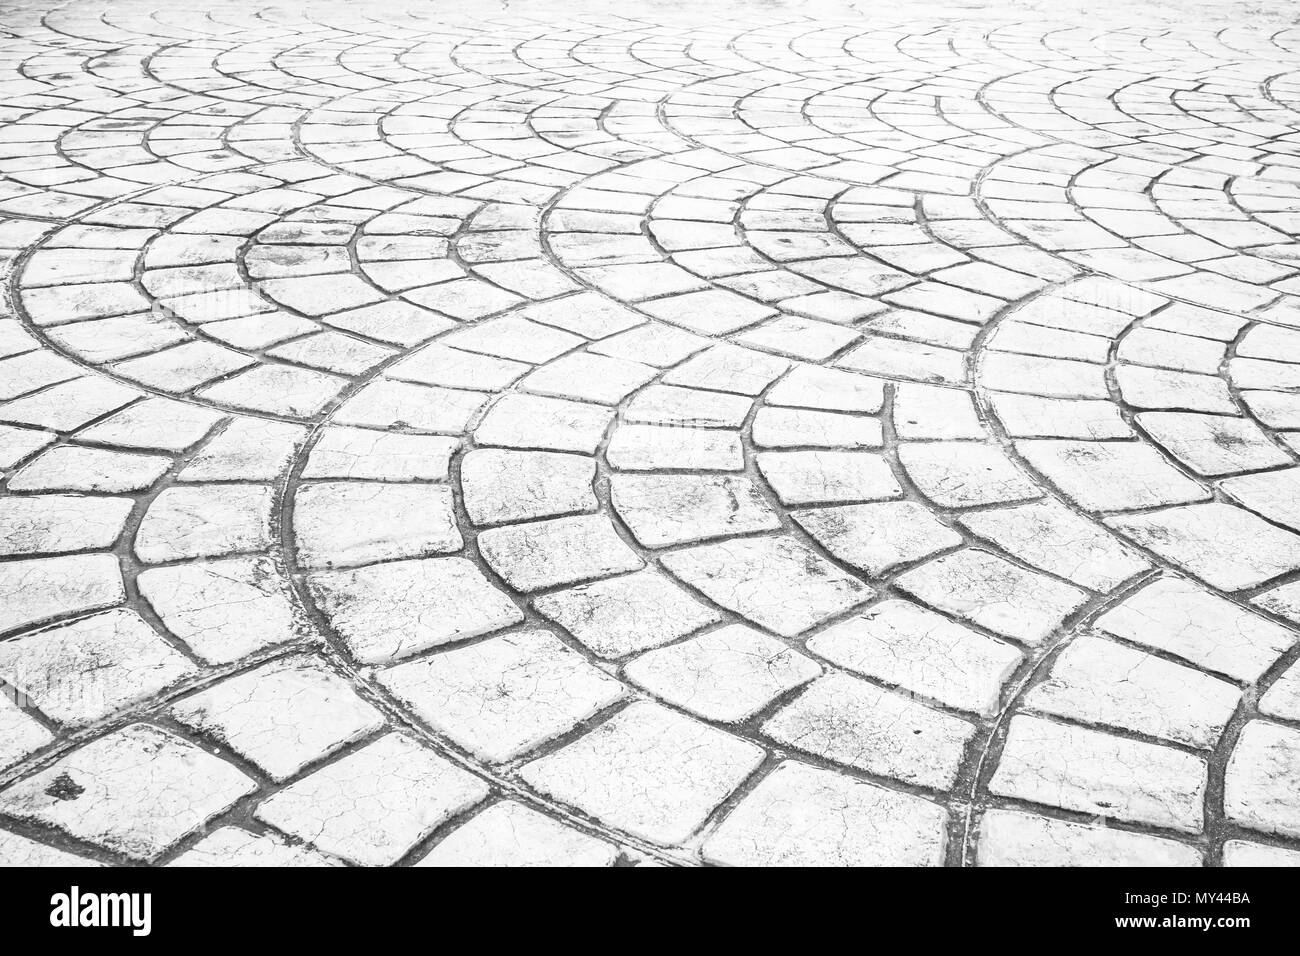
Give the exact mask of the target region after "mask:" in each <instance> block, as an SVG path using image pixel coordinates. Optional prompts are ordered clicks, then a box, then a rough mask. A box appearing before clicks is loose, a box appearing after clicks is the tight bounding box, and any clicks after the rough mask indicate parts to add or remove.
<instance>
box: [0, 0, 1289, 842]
mask: <svg viewBox="0 0 1300 956" xmlns="http://www.w3.org/2000/svg"><path fill="white" fill-rule="evenodd" d="M474 6H475V5H474V4H446V3H442V4H440V3H410V4H409V5H408V6H406V7H402V6H401V5H399V4H370V5H367V4H361V3H348V4H337V3H326V4H318V5H314V6H312V5H296V4H283V5H279V6H275V7H267V8H265V9H261V8H259V7H258V6H256V5H252V4H250V3H248V2H247V0H243V2H240V3H215V2H214V3H211V4H210V5H208V7H206V8H200V9H199V10H195V9H192V8H189V7H188V6H187V5H184V4H180V5H177V4H172V5H168V4H163V3H160V2H158V0H148V2H137V0H124V2H119V3H107V4H105V3H82V2H71V3H60V4H54V3H49V4H38V5H31V4H26V5H25V4H21V3H18V4H15V3H6V4H4V7H3V10H2V11H0V25H2V28H0V119H2V120H3V124H4V125H3V127H0V217H2V220H3V221H0V249H3V250H4V251H3V252H0V256H2V257H3V258H2V259H0V261H2V262H3V266H4V270H5V273H6V282H7V293H6V294H7V309H6V312H5V314H4V316H3V319H0V355H2V356H4V357H3V358H0V423H2V424H0V468H2V469H3V471H0V478H2V479H3V482H4V484H3V494H2V495H0V553H2V554H3V558H2V559H0V634H3V639H2V640H0V677H2V678H3V680H4V682H5V683H6V684H7V686H8V687H9V689H10V691H11V693H9V694H7V695H6V696H5V697H3V698H0V861H3V862H6V863H10V864H41V863H69V862H85V863H105V864H129V863H150V864H179V865H204V864H213V863H234V864H240V865H259V864H294V865H338V864H364V865H383V864H412V863H413V864H416V865H420V866H444V865H456V864H561V863H563V864H590V865H610V864H623V865H626V864H637V865H662V864H677V863H698V862H706V863H720V864H749V865H780V864H804V863H829V864H905V865H949V866H960V865H977V864H983V865H989V864H1021V865H1025V864H1062V863H1069V864H1085V865H1094V864H1135V863H1145V864H1159V865H1189V866H1196V865H1220V864H1223V865H1241V864H1258V863H1268V864H1278V865H1281V864H1289V865H1296V864H1297V862H1300V664H1297V657H1300V643H1297V639H1298V637H1300V533H1297V532H1300V463H1298V461H1297V456H1298V455H1300V243H1297V241H1296V239H1295V237H1296V236H1297V234H1300V29H1297V28H1293V27H1290V26H1289V25H1288V23H1287V21H1286V20H1285V19H1284V15H1285V13H1286V7H1287V4H1284V3H1281V2H1279V3H1276V4H1262V5H1259V4H1257V5H1255V6H1254V7H1251V6H1249V5H1235V6H1224V5H1219V6H1218V7H1217V8H1216V7H1214V5H1208V7H1209V9H1208V10H1207V9H1205V8H1206V7H1207V5H1206V4H1199V5H1198V4H1194V3H1178V2H1176V0H1170V2H1166V3H1164V4H1157V5H1156V6H1155V7H1153V8H1150V9H1146V10H1143V11H1137V12H1141V13H1142V15H1143V16H1144V17H1145V18H1146V20H1147V21H1148V25H1147V26H1142V25H1140V24H1126V22H1125V21H1124V20H1123V19H1122V18H1123V16H1124V15H1125V8H1122V7H1116V8H1115V9H1113V10H1108V9H1106V8H1105V6H1104V5H1101V6H1096V7H1095V9H1094V8H1093V7H1092V5H1089V7H1088V8H1085V7H1083V6H1080V7H1079V9H1078V10H1076V11H1074V12H1075V13H1079V14H1081V15H1080V16H1079V17H1078V18H1077V19H1074V20H1070V19H1068V18H1069V16H1070V11H1069V10H1068V9H1064V8H1058V7H1056V5H1046V4H1039V3H1034V4H1024V3H1022V4H1013V3H1009V2H1004V3H1002V5H1000V6H999V5H996V4H994V5H990V4H979V5H976V6H977V8H978V9H976V10H971V9H967V10H963V9H962V8H961V5H953V4H949V5H946V6H935V7H933V9H931V8H930V7H928V6H926V5H925V4H914V5H911V6H909V7H908V9H906V10H899V9H898V7H899V6H900V5H897V4H895V5H872V6H871V8H870V9H868V8H867V5H865V4H864V5H861V6H860V7H858V8H855V7H853V6H851V5H849V4H847V3H844V4H835V3H829V2H828V3H821V4H806V5H798V4H793V5H782V4H780V3H763V2H758V0H754V2H752V3H749V4H747V5H738V6H734V7H725V8H724V7H719V6H716V5H712V4H699V3H697V4H660V5H654V4H643V5H640V6H638V5H636V4H631V5H629V6H627V7H626V8H622V9H621V10H620V13H619V14H618V15H615V14H614V13H611V12H608V10H606V11H605V12H601V9H600V7H599V5H596V4H591V5H584V4H583V3H569V2H565V3H560V2H555V0H546V2H533V3H529V2H526V0H520V2H511V3H509V4H503V5H501V6H500V7H497V6H496V5H491V6H488V5H484V6H483V9H481V10H480V11H478V12H477V13H476V12H475V11H474V9H473V8H474ZM881 6H887V7H891V8H892V9H881ZM966 6H967V7H971V6H972V5H971V4H967V5H966ZM620 7H621V5H620ZM1066 7H1067V8H1068V7H1069V5H1068V4H1067V5H1066ZM1128 7H1129V8H1132V7H1133V5H1128ZM381 8H382V9H381ZM467 8H468V9H467ZM204 9H209V10H210V11H211V12H210V13H206V14H205V13H204V12H203V10H204ZM1053 11H1054V12H1053ZM1128 12H1129V14H1132V13H1134V12H1135V11H1134V10H1133V9H1129V11H1128ZM889 17H894V18H896V19H893V20H891V19H889Z"/></svg>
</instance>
